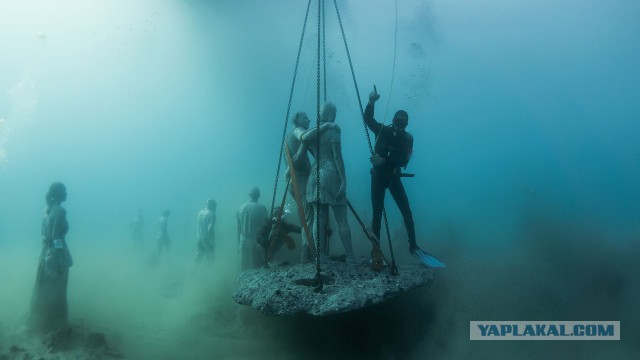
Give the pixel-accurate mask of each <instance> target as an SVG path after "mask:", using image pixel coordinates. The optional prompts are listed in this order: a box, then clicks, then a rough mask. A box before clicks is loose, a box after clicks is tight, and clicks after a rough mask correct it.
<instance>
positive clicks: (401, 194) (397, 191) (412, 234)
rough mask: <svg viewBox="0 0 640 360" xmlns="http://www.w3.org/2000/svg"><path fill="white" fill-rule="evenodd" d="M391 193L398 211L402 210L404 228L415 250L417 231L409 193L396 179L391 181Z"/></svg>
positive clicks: (398, 179)
mask: <svg viewBox="0 0 640 360" xmlns="http://www.w3.org/2000/svg"><path fill="white" fill-rule="evenodd" d="M389 192H391V196H393V200H395V202H396V204H397V205H398V209H400V213H401V214H402V219H403V220H404V226H405V227H406V228H407V235H408V236H409V245H410V247H411V248H413V247H415V246H416V230H415V226H414V223H413V214H412V213H411V207H410V206H409V198H408V197H407V192H406V191H405V189H404V186H403V185H402V181H401V180H400V178H395V179H393V180H392V181H391V184H390V185H389Z"/></svg>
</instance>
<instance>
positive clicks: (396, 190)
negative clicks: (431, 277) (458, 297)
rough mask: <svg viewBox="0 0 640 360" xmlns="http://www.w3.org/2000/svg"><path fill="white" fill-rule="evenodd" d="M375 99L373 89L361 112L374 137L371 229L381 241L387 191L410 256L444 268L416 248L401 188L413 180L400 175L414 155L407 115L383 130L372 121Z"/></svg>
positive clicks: (402, 113)
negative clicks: (401, 223)
mask: <svg viewBox="0 0 640 360" xmlns="http://www.w3.org/2000/svg"><path fill="white" fill-rule="evenodd" d="M378 99H380V94H378V91H377V89H376V87H375V85H374V86H373V91H372V92H371V94H369V103H368V104H367V107H366V108H365V111H364V122H365V123H366V124H367V127H368V128H369V130H371V131H373V133H374V134H375V137H376V143H375V147H374V154H373V155H372V156H371V158H370V161H371V164H372V165H373V167H372V168H371V205H372V207H373V216H372V219H371V228H372V230H373V234H374V235H375V236H376V238H378V239H380V220H381V217H382V210H383V208H384V197H385V193H386V189H387V188H388V189H389V192H390V193H391V196H392V197H393V200H394V201H395V202H396V205H397V206H398V209H399V210H400V213H401V214H402V218H403V220H404V225H405V227H406V229H407V235H408V237H409V252H410V253H411V254H412V255H414V256H415V257H416V258H418V260H420V261H422V262H423V263H425V264H426V265H428V266H431V267H443V266H444V264H442V262H440V261H439V260H438V259H436V258H434V257H433V256H431V255H430V254H428V253H426V252H425V251H423V250H422V249H420V248H419V247H418V245H417V244H416V231H415V226H414V222H413V215H412V213H411V207H410V206H409V198H408V197H407V192H406V191H405V189H404V185H402V180H401V178H402V177H404V176H412V175H409V174H403V173H402V172H401V170H400V169H401V168H406V167H407V164H408V163H409V159H410V158H411V153H412V152H413V136H412V135H411V134H410V133H408V132H407V131H406V130H405V129H406V127H407V125H408V124H409V114H408V113H407V112H406V111H404V110H398V111H396V113H395V115H394V116H393V120H392V123H391V125H386V126H385V125H383V124H381V123H379V122H377V121H376V120H375V119H374V118H373V113H374V107H375V103H376V101H377V100H378Z"/></svg>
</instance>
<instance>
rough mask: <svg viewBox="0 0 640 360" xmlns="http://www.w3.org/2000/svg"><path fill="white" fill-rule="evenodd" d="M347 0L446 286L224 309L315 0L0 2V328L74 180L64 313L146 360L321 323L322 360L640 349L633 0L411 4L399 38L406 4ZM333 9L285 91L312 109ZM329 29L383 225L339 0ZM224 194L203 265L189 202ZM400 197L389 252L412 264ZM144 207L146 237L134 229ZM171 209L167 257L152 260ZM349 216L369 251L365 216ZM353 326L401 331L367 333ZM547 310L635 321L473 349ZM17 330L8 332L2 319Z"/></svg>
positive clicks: (366, 87)
mask: <svg viewBox="0 0 640 360" xmlns="http://www.w3.org/2000/svg"><path fill="white" fill-rule="evenodd" d="M338 4H339V7H340V10H341V15H342V20H343V23H344V28H345V32H346V34H347V39H348V42H349V50H350V54H351V57H352V60H353V65H354V70H355V74H356V78H357V80H358V86H359V90H360V98H361V100H362V101H363V103H366V101H367V95H368V93H369V91H371V90H372V88H373V85H374V84H375V85H376V86H377V89H378V92H379V93H380V94H381V95H382V97H381V100H380V101H379V102H378V105H377V108H376V117H377V118H378V120H380V121H382V120H385V119H386V121H387V122H388V121H390V117H391V116H392V114H393V113H394V112H395V110H397V109H405V110H407V111H408V113H409V126H408V128H407V130H408V131H409V132H411V133H412V134H413V135H414V138H415V147H414V154H413V158H412V160H411V162H410V164H409V167H408V168H407V172H411V173H415V174H416V176H415V178H409V179H406V180H405V181H404V183H405V187H406V189H407V192H408V194H409V198H410V201H411V205H412V209H413V212H414V217H415V218H416V219H417V221H416V224H417V225H416V231H417V234H418V243H419V244H420V245H421V246H422V247H423V248H425V249H427V250H428V251H429V252H430V253H432V254H434V255H436V256H438V257H439V258H441V259H442V260H443V261H444V262H445V263H447V265H448V266H449V267H448V268H447V269H445V270H442V271H439V272H438V276H437V278H436V281H435V283H434V284H433V285H432V286H430V287H428V288H425V289H421V290H419V291H418V292H416V293H412V294H410V295H409V296H408V297H407V298H405V300H402V299H398V301H396V302H392V303H391V304H388V305H384V306H383V307H379V308H373V309H372V310H368V311H369V312H368V313H366V314H365V315H362V314H360V315H358V314H355V315H353V314H351V315H348V316H346V317H344V318H337V319H336V318H332V319H328V320H326V321H325V320H322V319H297V320H296V319H277V318H263V317H261V315H259V314H256V313H252V312H250V311H248V310H246V309H241V307H240V306H239V305H236V304H234V303H233V302H232V301H231V300H230V294H231V293H232V292H233V288H234V286H235V285H234V284H235V283H234V282H235V278H236V277H237V272H238V270H237V258H236V253H235V244H236V239H235V217H234V216H235V211H236V209H237V208H238V206H239V205H241V204H242V203H243V202H245V201H247V199H248V196H247V194H248V191H249V189H250V188H251V187H253V186H258V187H260V188H261V189H262V194H263V195H262V198H261V202H262V203H264V204H266V205H267V206H270V204H271V198H272V195H273V188H274V182H275V175H276V166H277V161H278V154H279V146H280V141H281V138H282V131H283V126H284V123H285V120H286V119H285V116H286V111H287V103H288V98H289V91H290V86H291V82H292V77H293V71H294V65H295V59H296V51H297V47H298V44H299V41H300V33H301V30H302V25H303V20H304V12H305V9H306V2H305V1H292V0H276V1H257V0H245V1H204V0H199V1H198V0H189V1H188V0H182V1H179V0H163V1H158V0H153V1H152V0H139V1H135V2H132V1H125V0H113V1H97V0H93V1H79V0H64V1H60V2H57V3H56V4H52V3H50V2H44V1H38V0H24V1H20V2H16V1H13V2H12V1H4V0H3V1H1V2H0V23H2V30H1V31H0V48H1V49H2V51H1V55H0V57H1V58H2V66H1V67H0V284H3V287H5V288H11V289H13V290H11V291H1V292H0V328H6V329H14V328H18V327H19V324H21V323H22V322H23V321H24V317H25V316H26V314H27V313H28V303H29V298H30V295H31V287H32V285H33V279H34V277H35V270H36V263H37V256H38V252H39V227H40V221H41V215H42V209H43V207H44V201H43V200H44V199H43V198H44V194H45V193H46V190H47V188H48V186H49V184H50V183H51V182H53V181H62V182H64V183H65V184H66V186H67V189H68V193H69V197H68V201H67V202H65V203H64V204H63V205H64V206H65V208H66V209H67V211H68V215H69V222H70V229H71V230H70V232H69V234H68V242H69V244H70V245H69V246H70V247H71V249H72V251H73V252H74V257H75V258H76V265H74V267H73V268H72V269H71V283H70V287H69V297H70V300H69V302H70V314H71V320H72V321H73V320H76V321H79V320H80V319H83V320H84V321H85V322H86V323H88V324H89V326H92V327H95V328H98V329H101V330H102V331H104V332H105V333H106V335H107V338H108V339H113V340H111V342H113V343H115V344H116V345H117V346H118V347H119V348H121V349H122V351H123V352H124V353H125V354H127V355H128V356H130V358H136V359H144V358H167V359H170V358H178V357H181V358H185V359H187V358H188V359H198V358H210V357H211V356H213V357H218V358H256V357H258V356H260V355H263V354H264V353H265V352H264V348H265V347H266V348H267V349H270V350H271V352H270V353H271V354H272V357H273V358H278V359H289V358H300V356H302V355H301V354H306V353H309V352H312V351H315V350H312V349H315V346H314V345H315V340H314V339H315V338H314V336H309V337H308V338H307V337H305V336H304V335H300V332H299V331H296V329H298V328H300V327H303V326H305V324H306V325H308V326H309V328H310V329H311V330H309V332H310V333H315V332H317V333H322V334H325V335H323V336H327V338H326V339H325V341H326V343H327V344H328V345H330V346H327V347H326V349H328V350H323V351H325V352H324V353H320V354H319V355H317V357H318V358H323V357H338V358H340V357H347V358H398V359H400V358H411V359H424V358H430V359H431V358H433V359H439V358H453V359H464V358H469V356H471V354H479V355H478V356H480V358H484V357H482V354H485V357H486V358H516V357H517V358H523V359H525V358H535V357H540V356H553V355H549V354H550V353H548V352H547V349H549V348H551V349H553V353H554V354H557V356H558V358H585V359H586V358H602V357H603V356H605V355H604V354H616V355H615V356H613V357H612V358H619V359H623V358H635V356H637V354H638V353H640V348H639V347H638V345H637V344H636V343H633V342H632V340H631V339H633V338H634V337H635V338H637V337H638V335H639V334H640V313H639V312H638V311H637V310H634V309H632V307H634V306H635V305H636V304H637V302H638V300H639V299H640V287H639V286H638V285H639V284H638V280H637V279H636V275H637V273H638V267H637V262H636V261H635V259H637V256H638V255H640V186H639V185H638V184H640V160H639V159H640V141H638V138H639V135H640V125H639V124H640V101H639V99H640V67H639V66H638V64H640V42H639V41H638V34H640V3H638V2H637V1H633V0H619V1H594V0H581V1H577V0H566V1H551V0H542V1H499V0H490V1H484V2H478V1H463V0H461V1H441V0H433V1H428V0H424V1H419V0H398V1H397V5H398V14H397V22H398V26H397V38H396V37H395V35H396V28H395V24H396V7H395V5H396V2H395V1H391V0H384V1H377V2H375V3H374V2H368V1H346V0H342V1H338ZM316 7H317V3H314V4H312V6H311V8H312V11H311V13H310V15H309V17H310V18H309V24H308V28H307V32H306V37H305V40H304V42H303V44H302V45H303V46H302V54H301V58H300V66H299V69H298V72H297V77H296V79H297V82H296V87H295V91H294V95H293V98H292V104H291V105H292V107H291V111H292V112H294V111H299V110H304V111H306V112H307V113H308V114H309V115H310V118H312V121H315V114H316V93H315V86H316V82H315V80H316V73H315V71H316V70H315V67H314V66H315V64H314V61H315V49H316V46H317V43H316V41H317V38H316V36H317V23H316V20H317V13H315V11H316ZM326 21H327V23H326V28H327V58H326V64H327V82H328V86H327V97H328V100H331V101H333V102H335V103H336V105H337V108H338V116H337V120H336V122H337V123H338V124H339V125H340V127H341V129H342V149H343V156H344V159H345V163H346V171H347V179H348V180H347V181H348V187H347V194H348V196H349V198H350V199H351V202H352V203H354V205H355V207H356V208H357V209H358V210H359V211H361V213H362V214H363V216H364V217H365V218H367V217H370V213H371V210H370V204H369V193H368V192H369V190H368V189H369V188H368V186H369V185H368V183H369V173H368V171H369V163H368V156H369V153H368V147H367V143H366V137H365V134H364V130H363V125H362V122H361V120H360V119H361V117H360V110H359V107H358V101H357V98H356V93H355V90H354V86H353V82H352V79H351V73H350V70H349V67H348V61H347V57H346V54H345V51H344V46H343V44H342V39H341V37H340V30H339V26H338V24H337V20H336V17H335V12H334V9H333V5H332V3H328V4H327V19H326ZM396 46H397V50H396V51H395V55H396V63H395V67H394V48H395V47H396ZM387 104H388V106H387ZM385 114H386V116H385ZM280 180H281V181H280V183H279V191H280V192H282V191H283V190H282V189H283V187H284V184H283V182H282V179H280ZM208 198H214V199H216V201H217V202H218V209H217V214H218V224H217V241H218V244H219V249H218V251H219V252H218V254H217V263H216V264H215V266H214V269H213V270H210V273H206V272H205V271H206V270H200V271H202V272H205V273H204V274H200V275H199V276H200V277H197V278H196V280H193V279H191V278H189V274H190V273H191V267H192V263H191V260H192V258H193V257H194V256H195V218H196V214H197V212H198V211H199V210H200V209H202V208H203V207H204V204H205V202H206V200H207V199H208ZM388 200H389V201H388V202H387V207H388V211H389V216H390V228H391V232H392V234H396V238H395V240H394V245H395V249H396V252H397V253H398V258H399V260H400V261H406V262H409V261H413V260H412V259H411V258H410V257H408V256H407V254H406V253H407V245H406V239H405V238H404V236H405V235H404V232H403V227H402V222H401V218H400V216H399V213H398V211H397V208H396V207H395V204H394V203H393V202H392V201H391V200H390V199H388ZM138 208H141V209H143V211H144V214H145V221H146V229H145V237H146V239H145V240H146V241H145V245H144V247H143V248H135V247H133V246H132V244H131V239H130V231H129V228H128V222H129V221H130V218H131V217H132V216H133V215H134V214H135V212H136V210H137V209H138ZM164 209H171V211H172V215H171V219H170V225H169V226H170V229H169V231H170V233H171V235H172V238H173V239H174V247H175V251H174V254H173V258H172V260H171V263H170V264H169V265H166V266H165V267H164V268H160V269H158V268H149V267H148V266H147V265H145V264H146V263H145V259H147V258H148V256H149V254H151V253H152V252H153V251H154V246H155V245H154V243H153V237H154V236H155V231H156V229H155V219H156V218H157V217H158V216H159V215H160V213H161V212H162V211H163V210H164ZM350 220H353V219H350ZM352 231H353V233H354V241H357V242H359V243H356V244H355V247H356V251H358V252H359V253H360V254H361V255H362V256H365V255H367V253H368V249H367V245H366V243H365V241H366V240H365V239H364V237H363V236H362V234H360V233H359V229H358V227H357V225H356V223H355V222H353V223H352ZM336 244H337V245H336V246H335V247H334V248H335V249H339V248H340V245H339V243H336ZM207 274H208V275H207ZM209 276H210V278H212V279H215V280H213V281H208V280H207V279H209ZM4 284H6V285H4ZM403 301H404V302H403ZM407 304H410V306H407ZM407 308H409V309H413V310H412V311H413V312H409V311H407V310H406V309H407ZM416 313H417V314H419V315H420V316H419V317H416V316H415V315H414V314H416ZM384 314H387V315H384ZM389 314H392V315H393V316H391V315H389ZM358 316H367V317H370V318H373V319H374V320H375V321H377V322H378V323H379V324H384V326H388V327H389V328H393V329H397V331H396V333H397V334H399V335H395V336H392V335H388V334H386V333H385V332H383V331H379V330H366V331H365V330H363V328H366V329H369V325H367V322H366V321H364V320H362V319H361V318H360V317H358ZM530 319H537V320H619V321H621V324H622V333H623V339H622V340H621V341H620V342H615V343H612V342H603V343H597V344H595V343H593V342H589V343H587V342H578V343H579V344H576V342H554V343H553V344H548V343H546V342H545V344H544V345H541V344H538V342H536V344H529V343H526V344H523V343H521V342H510V343H509V344H502V343H501V342H497V343H484V342H483V343H482V344H478V343H475V342H474V343H472V342H469V340H468V321H471V320H530ZM209 320H210V321H209ZM323 321H324V322H323ZM347 324H351V325H347ZM354 324H355V325H354ZM381 326H382V325H381ZM334 328H341V329H344V331H343V332H340V331H333V330H332V329H334ZM8 331H9V330H8ZM367 331H370V332H369V333H368V334H369V335H370V336H369V337H367V336H364V335H359V336H358V337H356V338H354V339H351V340H345V339H344V338H346V337H350V336H351V335H352V333H360V334H362V333H367ZM327 332H329V333H331V334H330V335H327V334H326V333H327ZM5 333H6V332H5ZM247 334H248V335H247ZM627 334H628V335H627ZM133 339H135V340H133ZM229 339H231V340H230V341H229ZM0 346H1V348H0V351H2V349H3V348H4V349H7V348H8V347H9V346H10V344H9V343H8V342H6V340H5V342H4V343H3V332H2V331H0ZM634 354H635V355H634ZM609 356H611V355H609Z"/></svg>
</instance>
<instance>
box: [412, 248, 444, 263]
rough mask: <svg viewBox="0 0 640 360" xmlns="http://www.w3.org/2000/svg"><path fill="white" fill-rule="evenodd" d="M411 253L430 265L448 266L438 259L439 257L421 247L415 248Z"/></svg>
mask: <svg viewBox="0 0 640 360" xmlns="http://www.w3.org/2000/svg"><path fill="white" fill-rule="evenodd" d="M411 254H412V255H413V256H415V257H416V259H418V260H420V262H421V263H423V264H425V265H426V266H428V267H447V266H446V265H445V264H444V263H443V262H442V261H440V260H438V258H436V257H435V256H433V255H431V254H429V253H428V252H426V251H424V250H422V249H420V248H418V249H416V250H414V251H413V252H411Z"/></svg>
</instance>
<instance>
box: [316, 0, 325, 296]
mask: <svg viewBox="0 0 640 360" xmlns="http://www.w3.org/2000/svg"><path fill="white" fill-rule="evenodd" d="M322 4H323V0H318V53H317V59H318V70H317V73H316V74H317V75H316V79H317V86H316V214H315V215H316V279H317V280H318V282H320V281H321V279H322V278H321V276H320V25H321V19H320V17H321V6H322ZM319 285H320V289H322V283H320V284H319Z"/></svg>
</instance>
